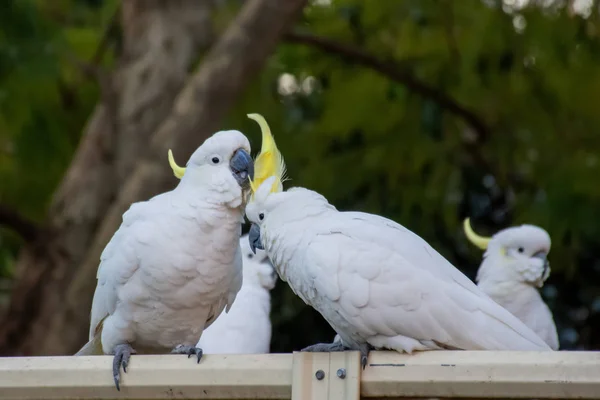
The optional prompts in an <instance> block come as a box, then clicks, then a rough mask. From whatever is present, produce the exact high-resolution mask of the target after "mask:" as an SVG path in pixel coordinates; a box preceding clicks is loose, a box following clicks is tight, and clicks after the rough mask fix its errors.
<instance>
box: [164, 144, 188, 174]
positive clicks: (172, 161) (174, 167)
mask: <svg viewBox="0 0 600 400" xmlns="http://www.w3.org/2000/svg"><path fill="white" fill-rule="evenodd" d="M168 156H169V165H170V166H171V169H172V170H173V175H175V177H176V178H178V179H181V178H183V174H185V167H180V166H179V165H177V163H176V162H175V159H174V158H173V152H172V151H171V149H169V154H168Z"/></svg>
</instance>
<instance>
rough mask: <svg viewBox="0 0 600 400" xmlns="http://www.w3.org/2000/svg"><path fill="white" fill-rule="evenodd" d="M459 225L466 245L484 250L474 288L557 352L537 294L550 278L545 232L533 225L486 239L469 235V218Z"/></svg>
mask: <svg viewBox="0 0 600 400" xmlns="http://www.w3.org/2000/svg"><path fill="white" fill-rule="evenodd" d="M463 225H464V230H465V234H466V236H467V238H468V239H469V241H471V243H473V244H474V245H475V246H477V247H479V248H480V249H482V250H485V253H484V254H483V261H482V263H481V266H480V267H479V270H478V271H477V277H476V282H477V286H479V288H480V289H481V290H482V291H483V292H484V293H485V294H487V295H488V296H490V297H491V298H492V299H493V300H494V301H495V302H496V303H498V304H500V305H501V306H502V307H504V308H506V309H507V310H508V311H510V312H511V313H512V314H514V315H515V316H516V317H517V318H519V319H520V320H521V321H523V322H524V323H525V325H527V326H528V327H529V328H531V329H532V330H533V331H534V332H535V333H537V334H538V336H539V337H541V338H542V339H543V340H544V341H545V342H546V343H547V344H548V346H550V347H551V348H552V350H558V335H557V333H556V325H555V324H554V319H553V318H552V312H551V311H550V309H549V308H548V306H547V305H546V303H545V302H544V300H543V299H542V296H541V295H540V292H539V290H538V288H541V287H542V286H543V285H544V282H545V281H546V279H548V276H550V264H549V263H548V260H547V258H546V257H547V256H548V253H549V252H550V243H551V242H550V235H548V232H546V231H545V230H544V229H542V228H539V227H537V226H534V225H521V226H516V227H511V228H508V229H504V230H502V231H500V232H498V233H496V234H495V235H494V236H492V237H491V238H486V237H482V236H479V235H477V234H476V233H475V232H474V231H473V229H472V228H471V224H470V222H469V218H467V219H465V220H464V224H463Z"/></svg>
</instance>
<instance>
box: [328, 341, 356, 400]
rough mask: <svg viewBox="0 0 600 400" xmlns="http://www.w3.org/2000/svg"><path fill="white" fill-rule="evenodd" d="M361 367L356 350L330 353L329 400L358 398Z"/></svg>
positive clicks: (352, 399) (353, 399)
mask: <svg viewBox="0 0 600 400" xmlns="http://www.w3.org/2000/svg"><path fill="white" fill-rule="evenodd" d="M361 369H362V367H361V365H360V353H359V352H358V351H352V352H350V351H347V352H339V353H331V356H330V358H329V400H359V399H360V372H361ZM338 371H339V373H338Z"/></svg>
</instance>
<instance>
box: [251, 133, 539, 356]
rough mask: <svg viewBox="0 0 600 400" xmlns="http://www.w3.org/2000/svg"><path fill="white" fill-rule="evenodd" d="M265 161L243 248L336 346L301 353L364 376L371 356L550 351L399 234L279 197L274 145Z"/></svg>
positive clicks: (319, 204) (287, 195) (297, 191)
mask: <svg viewBox="0 0 600 400" xmlns="http://www.w3.org/2000/svg"><path fill="white" fill-rule="evenodd" d="M265 125H266V123H265ZM261 126H262V125H261ZM263 130H264V127H263ZM269 136H270V135H269ZM263 137H264V135H263ZM272 140H273V139H272V138H271V141H272ZM263 145H264V143H263ZM270 153H271V159H272V160H274V161H273V162H272V167H271V168H268V169H266V170H268V172H269V173H271V175H272V176H270V177H268V178H266V179H264V174H263V172H264V171H263V170H262V168H261V174H260V176H259V173H258V170H259V168H258V158H257V160H256V164H255V165H256V166H257V167H256V171H257V172H256V174H255V179H254V180H253V181H251V186H252V191H253V193H252V197H251V199H250V200H249V202H248V205H247V207H246V216H247V217H248V219H249V220H250V221H251V222H252V223H253V224H252V227H251V228H250V232H249V240H250V246H251V247H252V248H253V249H263V250H265V251H266V253H267V255H268V257H269V259H270V260H271V263H272V264H273V266H274V267H275V269H276V270H277V272H278V274H279V276H280V278H281V279H282V280H284V281H286V282H288V284H289V285H290V287H291V289H292V290H293V291H294V293H295V294H296V295H298V296H299V297H300V298H301V299H302V300H303V301H304V302H305V303H306V304H308V305H310V306H312V307H313V308H315V309H316V310H317V311H318V312H319V313H321V315H322V316H323V317H324V318H325V319H326V320H327V321H328V322H329V324H330V325H331V326H332V328H333V329H334V330H335V331H336V333H337V334H339V335H340V337H341V340H340V341H339V342H333V343H320V344H316V345H313V346H310V347H308V348H306V349H304V351H342V350H345V349H354V350H359V351H360V352H361V353H362V364H363V367H364V366H365V365H366V362H367V355H368V353H369V351H370V350H371V349H373V348H375V349H391V350H397V351H399V352H407V353H412V352H413V351H416V350H435V349H464V350H550V348H549V347H548V345H547V344H546V343H545V342H544V341H543V340H542V339H541V338H540V337H538V336H537V335H536V334H535V333H534V332H533V331H532V330H531V329H529V328H528V327H527V326H526V325H525V324H523V322H521V321H520V320H519V319H518V318H516V317H515V316H514V315H512V314H511V313H510V312H508V311H507V310H506V309H504V308H503V307H501V306H500V305H498V304H497V303H496V302H494V301H493V300H492V299H491V298H490V297H488V296H487V295H486V294H485V293H483V292H482V291H481V290H480V289H479V288H478V287H477V286H476V285H475V284H474V283H473V282H472V281H471V280H470V279H469V278H467V277H466V276H465V275H464V274H463V273H461V272H460V271H459V270H458V269H456V268H455V267H454V266H453V265H452V264H450V262H448V261H447V260H446V259H445V258H444V257H442V256H441V255H440V254H439V253H438V252H437V251H435V250H434V249H433V248H432V247H431V246H430V245H429V244H428V243H427V242H426V241H424V240H423V239H422V238H420V237H419V236H417V235H415V234H414V233H412V232H411V231H409V230H408V229H406V228H404V227H403V226H401V225H399V224H397V223H395V222H394V221H391V220H389V219H386V218H383V217H380V216H377V215H373V214H367V213H362V212H340V211H338V210H337V209H336V208H335V207H334V206H333V205H331V204H329V202H328V201H327V199H325V197H323V196H322V195H320V194H319V193H316V192H314V191H311V190H308V189H304V188H292V189H289V190H287V191H285V192H283V191H282V190H283V187H282V182H283V175H284V172H285V164H284V162H283V158H282V156H281V154H280V153H279V151H278V150H277V148H276V147H275V144H274V142H273V143H272V144H271V145H270ZM259 177H260V179H258V178H259ZM261 180H262V181H261Z"/></svg>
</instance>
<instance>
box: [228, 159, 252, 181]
mask: <svg viewBox="0 0 600 400" xmlns="http://www.w3.org/2000/svg"><path fill="white" fill-rule="evenodd" d="M229 168H230V169H231V172H232V173H233V176H234V178H235V180H236V181H237V183H238V185H240V186H241V187H243V188H247V187H248V186H249V185H250V179H254V161H253V160H252V157H250V153H248V152H247V151H246V150H244V149H238V150H236V151H235V153H233V156H232V157H231V160H230V161H229Z"/></svg>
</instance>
